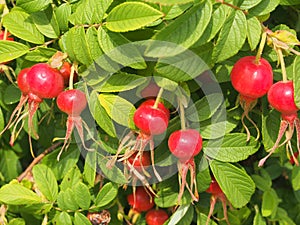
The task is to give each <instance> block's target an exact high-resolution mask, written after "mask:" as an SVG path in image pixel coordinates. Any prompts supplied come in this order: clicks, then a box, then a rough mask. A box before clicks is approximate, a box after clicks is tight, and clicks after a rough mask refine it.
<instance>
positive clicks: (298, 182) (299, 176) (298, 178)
mask: <svg viewBox="0 0 300 225" xmlns="http://www.w3.org/2000/svg"><path fill="white" fill-rule="evenodd" d="M292 187H293V189H294V191H298V190H300V167H299V166H294V167H293V170H292Z"/></svg>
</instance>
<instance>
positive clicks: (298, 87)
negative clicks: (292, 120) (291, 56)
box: [293, 56, 300, 108]
mask: <svg viewBox="0 0 300 225" xmlns="http://www.w3.org/2000/svg"><path fill="white" fill-rule="evenodd" d="M293 84H294V98H295V104H296V106H297V107H298V108H300V56H296V57H295V60H294V63H293Z"/></svg>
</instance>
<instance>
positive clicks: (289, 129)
mask: <svg viewBox="0 0 300 225" xmlns="http://www.w3.org/2000/svg"><path fill="white" fill-rule="evenodd" d="M268 101H269V103H270V105H271V106H272V107H273V108H274V109H276V110H277V111H279V112H280V113H281V118H282V119H281V123H280V128H279V132H278V137H277V140H276V141H275V144H274V146H273V147H272V148H271V150H270V152H269V154H268V155H267V156H266V157H264V158H263V159H261V160H260V161H259V164H258V165H259V166H263V164H264V163H265V161H266V160H267V159H268V158H269V157H270V156H271V155H272V154H273V153H274V151H275V150H276V149H277V148H278V147H280V146H282V145H284V144H286V148H287V150H290V153H291V155H292V157H293V159H294V162H295V163H296V165H299V162H298V160H297V159H296V158H295V156H294V153H293V150H292V147H291V139H292V137H293V133H294V129H295V127H296V132H297V148H298V152H300V121H299V119H298V115H297V112H298V110H299V109H298V107H297V106H296V105H295V101H294V87H293V82H292V81H279V82H277V83H275V84H273V85H272V87H271V88H270V90H269V92H268ZM284 134H285V136H286V137H285V141H284V142H283V143H281V144H280V141H281V139H282V137H283V135H284Z"/></svg>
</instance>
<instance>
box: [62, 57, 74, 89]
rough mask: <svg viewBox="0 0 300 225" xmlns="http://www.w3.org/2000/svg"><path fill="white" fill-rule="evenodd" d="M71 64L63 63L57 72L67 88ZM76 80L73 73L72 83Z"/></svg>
mask: <svg viewBox="0 0 300 225" xmlns="http://www.w3.org/2000/svg"><path fill="white" fill-rule="evenodd" d="M71 67H72V65H71V63H69V62H66V61H65V62H63V64H62V66H61V68H60V69H59V72H60V73H61V75H62V76H63V78H64V83H65V85H66V86H67V85H68V84H69V79H70V75H71ZM77 80H78V75H77V73H76V72H74V77H73V82H76V81H77Z"/></svg>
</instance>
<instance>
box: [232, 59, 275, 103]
mask: <svg viewBox="0 0 300 225" xmlns="http://www.w3.org/2000/svg"><path fill="white" fill-rule="evenodd" d="M230 78H231V83H232V85H233V87H234V88H235V89H236V90H237V91H238V92H239V93H240V95H242V96H244V97H247V98H249V99H257V98H260V97H262V96H263V95H265V94H266V93H267V92H268V90H269V88H270V87H271V85H272V84H273V71H272V67H271V65H270V63H269V62H268V61H267V60H265V59H263V58H261V59H260V60H259V63H256V57H255V56H246V57H243V58H241V59H239V60H238V61H237V62H236V63H235V64H234V66H233V68H232V71H231V74H230Z"/></svg>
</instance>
